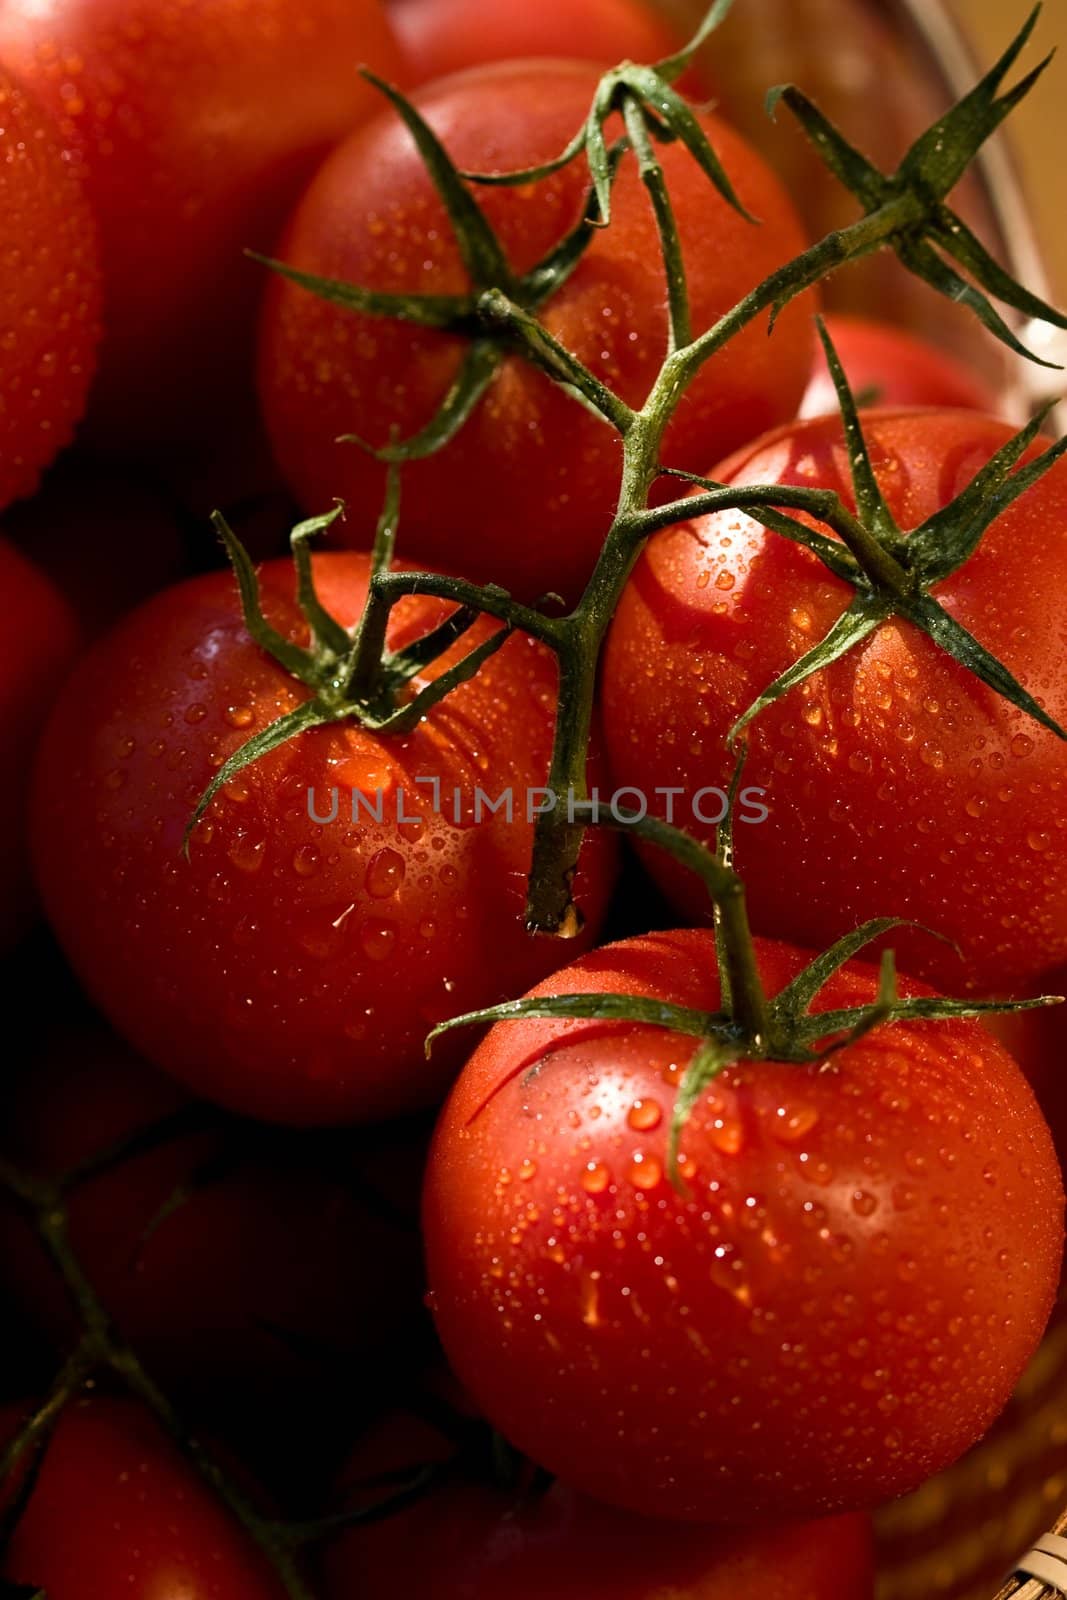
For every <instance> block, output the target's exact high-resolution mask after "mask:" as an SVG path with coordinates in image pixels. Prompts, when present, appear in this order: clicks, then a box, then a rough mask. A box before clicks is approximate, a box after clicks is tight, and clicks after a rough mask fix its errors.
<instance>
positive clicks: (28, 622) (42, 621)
mask: <svg viewBox="0 0 1067 1600" xmlns="http://www.w3.org/2000/svg"><path fill="white" fill-rule="evenodd" d="M0 594H2V595H3V597H4V663H3V671H2V672H0V765H2V766H3V770H4V773H5V774H6V777H5V781H4V783H3V784H2V785H0V955H2V954H6V953H7V951H8V950H10V949H11V948H12V946H13V945H15V944H16V943H17V941H18V940H19V938H20V937H21V936H22V934H24V933H25V932H26V931H27V929H28V928H29V926H30V924H31V923H32V921H33V918H34V912H35V908H36V895H35V892H34V889H33V885H32V882H31V879H30V870H29V863H28V861H27V853H26V795H27V790H28V788H29V781H30V766H31V762H32V759H33V752H34V748H35V746H36V743H37V739H38V736H39V734H40V731H41V728H42V726H43V725H44V722H45V719H46V717H47V714H48V709H49V706H50V705H51V703H52V700H53V699H54V697H55V694H56V691H57V690H58V688H59V685H60V683H61V682H62V680H63V678H64V676H65V674H66V672H67V670H68V669H69V667H70V664H71V662H72V661H73V659H74V656H75V654H76V651H77V647H78V627H77V623H76V622H75V619H74V616H73V613H72V612H71V609H70V607H69V606H68V605H67V603H66V601H65V600H64V599H63V597H62V595H61V594H60V593H59V591H58V590H57V589H56V588H55V586H54V585H53V584H52V583H51V581H50V580H49V579H48V578H46V577H45V575H44V573H43V572H41V571H40V570H39V569H38V568H37V567H36V566H34V565H33V564H32V563H31V562H29V561H27V559H26V558H25V556H23V555H22V554H20V552H19V551H18V550H16V549H15V546H14V545H13V544H10V543H9V542H8V540H6V539H3V538H0Z"/></svg>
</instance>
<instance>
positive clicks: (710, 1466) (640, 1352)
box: [423, 931, 1063, 1523]
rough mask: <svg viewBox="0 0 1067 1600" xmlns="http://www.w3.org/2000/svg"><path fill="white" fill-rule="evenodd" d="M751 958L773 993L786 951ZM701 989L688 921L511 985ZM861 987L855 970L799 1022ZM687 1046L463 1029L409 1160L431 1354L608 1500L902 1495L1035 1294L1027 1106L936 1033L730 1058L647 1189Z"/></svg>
mask: <svg viewBox="0 0 1067 1600" xmlns="http://www.w3.org/2000/svg"><path fill="white" fill-rule="evenodd" d="M756 944H757V952H758V964H759V970H760V972H761V975H762V978H763V981H764V986H765V989H766V991H767V993H768V994H769V995H773V994H775V993H776V992H778V991H779V990H780V989H781V988H782V987H783V986H784V984H785V983H786V982H787V981H789V980H790V979H792V977H794V976H795V975H796V973H797V972H798V971H800V969H801V967H802V966H803V965H804V964H805V957H804V956H803V955H802V953H801V952H800V951H798V950H796V949H794V948H793V947H790V946H786V945H780V944H774V943H771V942H769V941H761V940H757V941H756ZM715 970H716V969H715V954H714V941H713V937H712V935H711V933H710V932H706V931H695V932H676V933H663V934H652V935H649V936H647V937H645V938H638V939H633V940H627V941H624V942H623V943H621V944H619V945H614V946H608V947H606V948H605V949H602V950H599V951H596V952H594V953H592V954H591V955H588V956H585V957H583V958H582V959H580V960H579V961H578V962H576V963H575V964H574V965H572V966H571V967H569V968H567V969H566V970H564V971H563V972H560V973H557V974H555V976H554V977H553V978H552V979H550V980H548V981H547V982H546V983H544V984H541V985H539V987H538V989H537V991H536V993H538V994H540V995H546V994H552V993H556V994H574V993H584V992H589V993H618V994H631V995H638V996H651V997H654V998H656V999H657V1000H669V1001H672V1002H677V1003H679V1004H682V1005H686V1006H694V1007H696V1008H698V1009H699V1010H702V1011H703V1010H709V1011H713V1010H715V1009H716V1007H717V1004H718V999H719V995H718V983H717V979H716V977H715ZM876 991H877V974H876V972H875V971H874V969H873V968H870V967H867V966H865V965H863V964H862V963H857V962H853V963H850V964H849V965H848V966H847V967H846V968H844V969H843V970H842V971H841V972H839V973H838V974H837V975H836V976H835V977H834V978H833V979H832V980H831V982H830V983H829V984H828V985H827V987H826V988H825V990H824V991H823V992H822V994H821V995H820V997H819V1001H818V1004H817V1006H816V1008H815V1009H816V1010H822V1009H824V1008H836V1007H840V1006H846V1005H855V1004H860V1003H867V1004H869V1003H870V1001H871V1000H872V999H873V998H874V995H875V993H876ZM928 992H929V991H927V990H924V989H923V988H922V986H917V985H914V984H911V983H907V984H904V983H902V993H904V994H915V993H928ZM694 1049H695V1044H694V1041H693V1040H692V1039H689V1038H684V1037H681V1036H679V1035H677V1034H672V1033H670V1032H667V1031H666V1030H664V1029H660V1028H652V1027H649V1026H645V1025H636V1024H627V1023H617V1022H616V1023H610V1022H603V1021H599V1022H598V1021H577V1020H566V1021H561V1020H555V1019H553V1020H535V1019H523V1020H521V1021H509V1022H501V1023H498V1024H497V1025H496V1026H495V1027H494V1028H493V1030H492V1031H491V1032H490V1033H489V1035H488V1036H487V1038H486V1039H485V1041H484V1042H483V1043H482V1044H481V1045H480V1046H479V1048H478V1049H477V1050H476V1051H475V1053H474V1055H473V1056H472V1058H471V1060H470V1061H469V1062H468V1064H467V1066H466V1068H465V1069H464V1071H463V1073H462V1074H461V1076H460V1078H459V1080H458V1082H457V1085H456V1087H455V1089H454V1090H453V1093H452V1095H451V1097H450V1099H449V1101H448V1103H447V1105H446V1108H445V1111H444V1113H443V1114H442V1118H441V1121H440V1123H439V1126H438V1130H437V1134H436V1136H435V1141H434V1145H433V1148H432V1150H431V1155H430V1162H429V1166H428V1169H427V1179H426V1189H425V1194H424V1203H423V1226H424V1232H425V1236H426V1248H427V1263H428V1273H429V1282H430V1289H431V1296H432V1306H433V1310H434V1316H435V1319H436V1322H437V1328H438V1332H439V1334H440V1336H441V1339H442V1342H443V1344H444V1347H445V1351H446V1353H447V1355H448V1358H449V1360H450V1362H451V1363H452V1365H453V1367H454V1369H455V1371H456V1373H457V1375H458V1377H459V1379H460V1381H461V1383H462V1384H463V1385H464V1387H465V1388H466V1389H467V1390H469V1392H470V1394H471V1395H472V1397H473V1399H474V1401H475V1403H476V1404H477V1405H478V1406H479V1408H480V1409H481V1410H482V1411H483V1412H484V1414H485V1415H486V1416H487V1417H488V1418H489V1420H490V1421H491V1422H492V1423H493V1425H494V1426H495V1427H497V1428H498V1429H500V1431H501V1432H502V1433H503V1434H504V1436H505V1437H506V1438H508V1439H509V1440H510V1441H511V1442H512V1444H514V1445H515V1446H516V1447H517V1448H518V1449H520V1450H522V1451H523V1452H524V1453H525V1454H527V1455H529V1456H531V1457H532V1458H533V1459H534V1460H535V1461H537V1462H539V1463H540V1464H541V1465H542V1466H544V1467H545V1468H547V1469H548V1470H549V1471H550V1472H553V1473H555V1474H558V1475H559V1477H560V1478H561V1479H562V1480H563V1481H564V1482H565V1483H568V1484H569V1485H571V1486H572V1487H573V1488H574V1489H577V1490H580V1491H582V1492H583V1493H586V1494H589V1495H591V1496H593V1497H594V1498H598V1499H601V1500H603V1501H604V1502H605V1503H607V1504H611V1505H615V1506H619V1507H622V1508H623V1509H626V1510H629V1511H637V1512H641V1513H642V1514H645V1515H651V1516H660V1517H665V1518H671V1519H679V1520H683V1521H687V1520H691V1521H707V1520H711V1521H721V1522H723V1523H728V1522H731V1521H734V1520H738V1521H741V1522H744V1521H746V1520H751V1519H754V1518H758V1517H760V1516H762V1515H776V1516H779V1517H782V1518H790V1517H792V1518H796V1517H805V1516H812V1515H825V1514H828V1513H831V1512H840V1511H845V1510H855V1509H860V1508H863V1507H867V1506H871V1505H874V1504H876V1503H878V1502H880V1501H882V1500H885V1499H888V1498H891V1497H893V1496H895V1495H897V1494H901V1493H904V1492H905V1491H906V1490H908V1489H910V1488H912V1487H914V1486H915V1485H917V1484H919V1483H921V1482H922V1481H924V1480H925V1479H926V1478H928V1477H930V1476H931V1475H932V1474H933V1473H935V1472H937V1471H938V1470H940V1469H941V1468H943V1467H945V1466H946V1465H948V1464H949V1463H950V1462H952V1461H954V1460H955V1459H956V1458H957V1457H958V1456H960V1455H961V1454H962V1453H963V1452H964V1451H965V1450H966V1449H967V1448H968V1447H969V1446H970V1445H971V1444H973V1443H974V1442H975V1441H976V1440H977V1439H978V1438H979V1437H980V1436H981V1435H982V1434H983V1433H984V1432H985V1430H986V1429H987V1428H988V1427H989V1425H990V1423H991V1422H992V1421H993V1419H994V1418H995V1417H996V1415H997V1414H998V1412H999V1411H1000V1410H1001V1409H1002V1407H1003V1406H1004V1404H1005V1403H1006V1401H1007V1399H1008V1396H1009V1395H1010V1393H1011V1390H1012V1388H1013V1386H1014V1384H1015V1381H1016V1379H1017V1377H1018V1376H1019V1374H1020V1372H1021V1371H1022V1369H1023V1367H1024V1365H1025V1364H1026V1362H1027V1360H1028V1359H1029V1357H1030V1356H1031V1354H1032V1353H1033V1351H1034V1349H1035V1348H1036V1346H1037V1343H1038V1341H1039V1339H1040V1337H1041V1334H1042V1332H1043V1330H1044V1327H1045V1324H1046V1321H1047V1319H1048V1316H1049V1312H1050V1310H1051V1307H1052V1304H1053V1301H1054V1299H1055V1294H1056V1286H1057V1282H1058V1277H1059V1270H1060V1261H1061V1255H1062V1248H1063V1188H1062V1182H1061V1178H1060V1173H1059V1168H1058V1166H1057V1163H1056V1158H1055V1153H1054V1151H1053V1147H1052V1141H1051V1138H1050V1135H1049V1131H1048V1128H1047V1126H1046V1125H1045V1123H1044V1121H1043V1119H1042V1117H1041V1114H1040V1111H1039V1109H1038V1107H1037V1104H1036V1102H1035V1100H1034V1097H1033V1093H1032V1091H1031V1090H1030V1088H1029V1086H1028V1085H1027V1083H1026V1080H1025V1079H1024V1078H1023V1076H1022V1074H1021V1072H1020V1071H1019V1069H1018V1068H1017V1067H1016V1065H1015V1063H1014V1062H1013V1061H1012V1060H1011V1058H1010V1057H1009V1056H1008V1055H1007V1054H1006V1053H1005V1052H1004V1051H1003V1049H1002V1048H1001V1047H1000V1046H999V1045H998V1044H996V1043H995V1041H994V1040H993V1039H992V1038H991V1036H990V1035H989V1034H987V1033H986V1032H985V1030H984V1029H982V1028H981V1027H980V1026H979V1025H978V1024H977V1023H974V1022H969V1021H960V1020H952V1021H948V1022H945V1021H942V1022H936V1023H934V1022H909V1023H894V1024H891V1025H886V1026H884V1027H882V1028H880V1029H878V1030H876V1031H875V1032H873V1033H871V1034H870V1035H868V1036H867V1037H865V1038H863V1039H862V1040H860V1041H858V1042H855V1043H852V1044H850V1045H848V1046H847V1047H846V1048H843V1049H841V1050H840V1051H839V1052H838V1053H837V1054H835V1055H833V1056H831V1057H828V1058H825V1059H824V1060H822V1061H817V1062H814V1063H812V1064H811V1065H809V1066H804V1065H796V1064H788V1065H783V1064H780V1063H775V1062H773V1061H757V1062H751V1063H746V1062H740V1063H738V1064H737V1065H736V1066H731V1067H727V1068H726V1069H725V1070H724V1071H723V1072H722V1073H721V1075H720V1076H719V1077H718V1078H717V1079H716V1080H715V1081H714V1082H713V1083H711V1084H710V1086H709V1087H708V1088H707V1089H706V1090H705V1091H704V1092H703V1093H702V1094H701V1096H700V1097H699V1099H698V1100H697V1102H696V1104H695V1106H694V1108H693V1110H692V1112H691V1114H690V1115H689V1118H688V1120H687V1121H686V1123H685V1125H684V1128H683V1130H682V1133H681V1137H680V1141H679V1146H680V1148H679V1154H678V1169H679V1174H680V1177H681V1179H682V1180H683V1182H682V1184H681V1186H680V1187H679V1188H675V1187H674V1186H673V1185H672V1183H671V1181H670V1176H669V1133H670V1123H671V1118H672V1110H673V1106H674V1102H675V1098H676V1096H677V1094H678V1091H679V1087H680V1085H681V1082H682V1079H683V1075H684V1073H685V1069H686V1067H687V1065H688V1063H689V1061H690V1059H691V1058H692V1056H693V1053H694Z"/></svg>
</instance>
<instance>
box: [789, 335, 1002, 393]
mask: <svg viewBox="0 0 1067 1600" xmlns="http://www.w3.org/2000/svg"><path fill="white" fill-rule="evenodd" d="M825 321H826V330H827V332H828V333H829V335H830V337H831V339H832V340H833V342H834V347H835V349H836V350H837V354H838V358H839V359H840V362H841V365H842V366H843V367H844V369H845V376H846V377H847V379H848V381H849V385H850V387H851V389H852V392H853V394H855V395H857V396H860V397H862V396H863V394H864V391H874V393H875V396H876V398H875V400H874V402H873V403H874V404H876V405H886V406H941V407H946V406H963V407H964V408H965V409H966V410H968V411H988V412H994V413H995V412H996V411H997V410H998V409H999V402H998V399H997V396H996V394H995V392H994V391H993V389H992V388H991V387H990V385H989V384H987V383H986V382H985V381H984V379H983V378H981V377H980V376H979V374H978V373H977V372H974V371H972V369H971V368H970V367H966V366H964V364H963V362H962V361H958V360H957V359H956V357H955V356H951V355H949V354H948V352H947V351H946V350H939V349H938V348H937V347H936V345H932V344H930V343H929V342H928V341H927V340H926V339H919V338H916V336H915V334H913V333H908V332H907V331H906V330H905V329H904V328H897V327H894V326H893V324H892V323H890V322H875V321H873V320H872V319H871V318H869V317H849V316H845V315H840V316H829V317H827V318H826V319H825ZM836 411H837V394H836V392H835V390H834V384H833V379H832V378H831V377H830V371H829V368H828V367H827V365H826V360H825V357H824V356H823V355H822V354H821V353H820V355H819V356H818V358H817V361H816V368H815V372H814V373H813V374H812V379H811V382H810V383H809V384H808V387H807V392H806V393H805V395H804V398H803V400H802V401H801V403H800V415H801V416H802V417H820V416H823V415H824V414H825V413H827V412H831V413H834V412H836Z"/></svg>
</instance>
